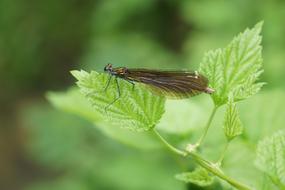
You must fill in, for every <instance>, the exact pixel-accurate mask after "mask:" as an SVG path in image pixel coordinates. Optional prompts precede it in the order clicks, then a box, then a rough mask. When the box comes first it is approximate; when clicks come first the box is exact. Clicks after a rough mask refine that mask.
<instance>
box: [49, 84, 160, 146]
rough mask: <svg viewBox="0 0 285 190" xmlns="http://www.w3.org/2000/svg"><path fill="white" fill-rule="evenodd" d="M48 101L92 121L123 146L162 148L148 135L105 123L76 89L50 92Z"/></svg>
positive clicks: (58, 107) (56, 106)
mask: <svg viewBox="0 0 285 190" xmlns="http://www.w3.org/2000/svg"><path fill="white" fill-rule="evenodd" d="M47 99H48V100H49V102H50V103H51V104H52V105H53V106H54V107H55V108H57V109H59V110H62V111H65V112H68V113H72V114H75V115H77V116H79V117H82V118H84V119H86V120H88V121H90V122H91V123H92V124H94V126H95V127H96V128H98V129H99V130H100V131H102V132H103V133H104V134H105V135H106V136H108V137H110V138H112V139H114V140H117V141H119V142H121V143H123V144H126V145H129V146H133V147H135V148H139V149H146V150H148V149H157V148H159V147H160V146H161V143H160V142H159V141H157V139H156V138H155V137H154V136H152V135H149V134H148V133H134V132H132V131H129V130H124V129H122V128H120V127H117V126H114V125H111V124H109V123H107V122H106V121H104V120H103V118H102V117H101V115H100V113H98V112H96V110H95V109H94V108H93V107H92V105H91V104H90V102H89V101H88V100H87V99H86V98H85V97H84V95H83V94H81V93H80V92H79V91H78V90H77V89H75V88H71V89H69V90H68V91H67V92H49V93H48V94H47ZM141 142H143V143H141Z"/></svg>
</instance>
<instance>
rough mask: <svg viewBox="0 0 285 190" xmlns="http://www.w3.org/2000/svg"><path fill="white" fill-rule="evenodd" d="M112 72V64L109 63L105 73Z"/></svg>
mask: <svg viewBox="0 0 285 190" xmlns="http://www.w3.org/2000/svg"><path fill="white" fill-rule="evenodd" d="M110 70H112V64H110V63H108V64H107V65H106V66H105V67H104V71H110Z"/></svg>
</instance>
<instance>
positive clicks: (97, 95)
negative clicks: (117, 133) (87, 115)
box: [71, 71, 165, 131]
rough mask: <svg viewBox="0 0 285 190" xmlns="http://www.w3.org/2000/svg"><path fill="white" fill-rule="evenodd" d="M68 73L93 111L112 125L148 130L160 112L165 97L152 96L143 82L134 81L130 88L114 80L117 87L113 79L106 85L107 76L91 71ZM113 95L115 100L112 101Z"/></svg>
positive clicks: (159, 116)
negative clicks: (135, 82)
mask: <svg viewBox="0 0 285 190" xmlns="http://www.w3.org/2000/svg"><path fill="white" fill-rule="evenodd" d="M71 73H72V75H73V76H74V77H75V78H76V79H77V80H78V82H77V85H78V86H79V87H80V90H81V92H82V93H83V94H84V95H85V96H86V97H87V98H88V100H89V101H90V102H91V104H92V105H93V107H94V108H95V110H96V111H98V112H99V113H100V114H101V116H102V117H104V118H105V119H106V120H108V122H110V123H111V124H112V125H117V126H120V127H124V128H129V129H134V130H137V131H142V130H151V129H152V128H154V127H155V125H156V124H157V123H158V121H159V119H160V118H161V116H162V114H163V113H164V102H165V99H164V98H163V97H159V96H153V95H152V93H151V92H150V91H148V90H146V89H145V88H144V86H143V85H140V84H136V85H135V87H134V88H133V86H132V84H130V83H128V82H126V81H123V80H121V79H118V83H119V89H118V86H117V84H116V82H115V81H114V80H115V78H112V79H111V82H110V85H109V86H108V87H107V88H106V85H107V83H108V79H109V77H110V76H109V75H106V74H103V73H101V74H99V73H97V72H95V71H92V72H91V73H87V72H85V71H72V72H71ZM105 89H106V90H105ZM119 90H120V92H121V93H120V94H121V95H120V97H119ZM116 98H118V100H117V101H115V102H114V100H116Z"/></svg>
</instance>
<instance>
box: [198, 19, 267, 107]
mask: <svg viewBox="0 0 285 190" xmlns="http://www.w3.org/2000/svg"><path fill="white" fill-rule="evenodd" d="M261 28H262V22H260V23H258V24H257V25H255V27H254V28H253V29H246V30H245V31H244V32H243V33H241V34H239V35H238V36H237V37H235V38H234V39H233V40H232V41H231V42H230V44H229V45H228V46H227V47H226V48H224V49H218V50H216V51H210V52H208V53H206V54H205V56H204V59H203V61H202V63H201V64H200V71H201V73H203V74H204V75H206V76H207V77H208V78H209V85H210V87H212V88H213V89H215V93H214V94H213V95H212V98H213V100H214V103H215V104H216V105H217V106H220V105H223V104H225V103H226V102H227V99H228V96H229V94H233V95H234V101H239V100H243V99H246V98H248V97H250V96H252V95H254V94H256V93H257V92H258V91H259V90H260V88H261V87H262V86H263V84H264V83H256V81H257V80H258V78H259V76H260V74H261V73H262V71H263V69H262V56H261V49H262V47H261V45H260V43H261V36H260V32H261Z"/></svg>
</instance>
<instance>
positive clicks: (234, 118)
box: [224, 98, 243, 141]
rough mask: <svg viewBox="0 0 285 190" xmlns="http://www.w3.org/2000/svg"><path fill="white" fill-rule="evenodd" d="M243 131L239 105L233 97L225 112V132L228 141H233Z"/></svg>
mask: <svg viewBox="0 0 285 190" xmlns="http://www.w3.org/2000/svg"><path fill="white" fill-rule="evenodd" d="M242 131H243V126H242V123H241V120H240V118H239V114H238V109H237V106H236V104H235V103H234V102H233V99H232V98H229V101H228V103H227V108H226V113H225V120H224V133H225V135H226V137H227V139H228V141H231V140H232V139H233V138H235V137H236V136H238V135H241V134H242Z"/></svg>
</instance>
